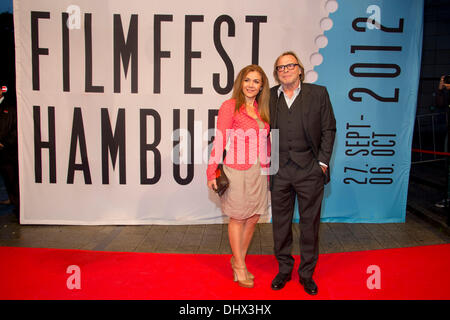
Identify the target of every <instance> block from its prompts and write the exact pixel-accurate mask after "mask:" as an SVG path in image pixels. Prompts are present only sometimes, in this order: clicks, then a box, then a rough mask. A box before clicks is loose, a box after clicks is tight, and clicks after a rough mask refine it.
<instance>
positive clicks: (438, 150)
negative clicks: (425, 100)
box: [411, 112, 447, 164]
mask: <svg viewBox="0 0 450 320" xmlns="http://www.w3.org/2000/svg"><path fill="white" fill-rule="evenodd" d="M446 142H447V117H446V113H445V112H439V113H429V114H422V115H417V116H416V122H415V127H414V134H413V151H416V152H413V155H412V159H411V163H412V164H417V163H424V162H434V161H444V160H445V159H446V154H445V153H446V152H445V151H447V150H446V145H447V143H446ZM422 150H424V152H421V151H422Z"/></svg>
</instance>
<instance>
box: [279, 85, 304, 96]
mask: <svg viewBox="0 0 450 320" xmlns="http://www.w3.org/2000/svg"><path fill="white" fill-rule="evenodd" d="M301 89H302V82H301V81H300V82H299V83H298V87H297V88H295V89H294V93H296V94H297V93H299V92H300V90H301ZM282 92H283V93H284V89H283V86H282V85H281V84H280V86H279V87H278V91H277V93H278V96H280V94H281V93H282Z"/></svg>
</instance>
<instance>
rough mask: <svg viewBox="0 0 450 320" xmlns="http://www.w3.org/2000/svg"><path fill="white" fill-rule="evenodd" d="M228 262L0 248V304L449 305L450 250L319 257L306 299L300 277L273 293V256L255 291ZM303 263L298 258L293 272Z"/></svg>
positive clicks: (254, 259) (256, 262)
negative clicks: (313, 289)
mask: <svg viewBox="0 0 450 320" xmlns="http://www.w3.org/2000/svg"><path fill="white" fill-rule="evenodd" d="M229 260H230V256H229V255H204V254H195V255H194V254H159V253H117V252H97V251H82V250H60V249H33V248H11V247H0V299H4V300H9V299H18V300H22V299H102V300H103V299H139V300H140V299H168V300H190V299H195V300H222V299H225V300H241V299H245V300H278V299H285V300H293V299H296V300H297V299H300V300H301V299H377V300H378V299H389V300H390V299H395V300H397V299H402V300H403V299H425V300H428V299H439V300H441V299H445V300H447V299H450V275H449V270H450V244H446V245H434V246H423V247H412V248H401V249H387V250H374V251H360V252H347V253H332V254H321V255H320V258H319V263H318V267H317V269H316V273H315V276H314V278H315V280H316V282H317V285H318V287H319V294H318V295H317V296H315V297H311V296H308V295H307V294H306V293H305V292H304V291H303V289H302V287H301V286H300V284H299V283H298V276H297V274H296V272H294V274H293V280H292V281H290V282H288V284H287V285H286V287H285V288H284V289H283V290H281V291H273V290H271V289H270V283H271V281H272V278H273V277H274V276H275V274H276V272H277V263H276V260H275V258H274V257H273V256H271V255H250V256H249V257H248V261H247V267H248V269H249V270H250V271H251V272H252V273H253V274H254V275H255V276H256V280H255V287H254V288H253V289H245V288H240V287H238V286H237V284H236V283H234V282H233V281H232V271H231V269H230V267H229ZM298 263H299V261H298V256H296V266H295V268H297V267H298ZM71 265H76V266H78V267H79V268H80V277H79V280H80V284H81V289H72V290H70V289H68V287H67V280H68V279H69V278H70V277H72V278H70V279H71V280H73V277H74V276H73V275H72V272H70V273H67V268H68V267H69V266H71ZM372 265H375V266H378V267H379V271H380V273H379V274H380V277H379V279H380V285H381V288H380V289H376V288H375V289H372V290H371V289H369V288H368V286H367V280H368V278H369V277H372V278H373V277H374V275H373V271H371V272H369V273H368V271H367V269H368V267H369V266H372ZM295 270H296V269H295ZM369 282H370V283H373V282H372V281H369ZM71 283H74V282H71Z"/></svg>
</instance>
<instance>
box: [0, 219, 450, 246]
mask: <svg viewBox="0 0 450 320" xmlns="http://www.w3.org/2000/svg"><path fill="white" fill-rule="evenodd" d="M293 232H294V239H298V236H299V228H298V225H297V224H295V225H294V227H293ZM319 237H320V253H334V252H346V251H360V250H375V249H387V248H401V247H411V246H421V245H434V244H446V243H450V235H449V233H448V231H445V230H443V229H442V228H440V227H436V226H435V225H433V224H430V223H429V222H427V221H426V220H422V218H420V217H419V216H416V215H415V214H413V213H410V212H407V214H406V222H405V223H389V224H361V223H321V226H320V234H319ZM0 246H11V247H37V248H60V249H83V250H97V251H123V252H164V253H195V254H230V253H231V251H230V247H229V244H228V234H227V225H217V224H215V225H186V226H167V225H164V226H163V225H145V226H48V225H20V224H18V222H17V219H16V217H15V216H14V215H13V214H12V213H8V212H6V213H5V212H3V213H0ZM293 253H294V254H298V253H299V244H298V241H296V240H295V241H294V248H293ZM249 254H273V240H272V225H271V224H267V223H264V224H258V225H257V228H256V231H255V235H254V237H253V241H252V243H251V246H250V249H249Z"/></svg>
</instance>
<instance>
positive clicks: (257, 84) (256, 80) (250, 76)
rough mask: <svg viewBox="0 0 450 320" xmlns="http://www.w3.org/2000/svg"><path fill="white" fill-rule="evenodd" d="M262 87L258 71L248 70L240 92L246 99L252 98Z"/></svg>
mask: <svg viewBox="0 0 450 320" xmlns="http://www.w3.org/2000/svg"><path fill="white" fill-rule="evenodd" d="M261 88H262V77H261V74H260V73H259V72H258V71H250V72H249V73H247V75H246V76H245V77H244V80H243V81H242V93H243V94H244V96H245V97H246V98H247V99H254V98H255V97H256V96H257V95H258V93H259V91H260V90H261Z"/></svg>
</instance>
